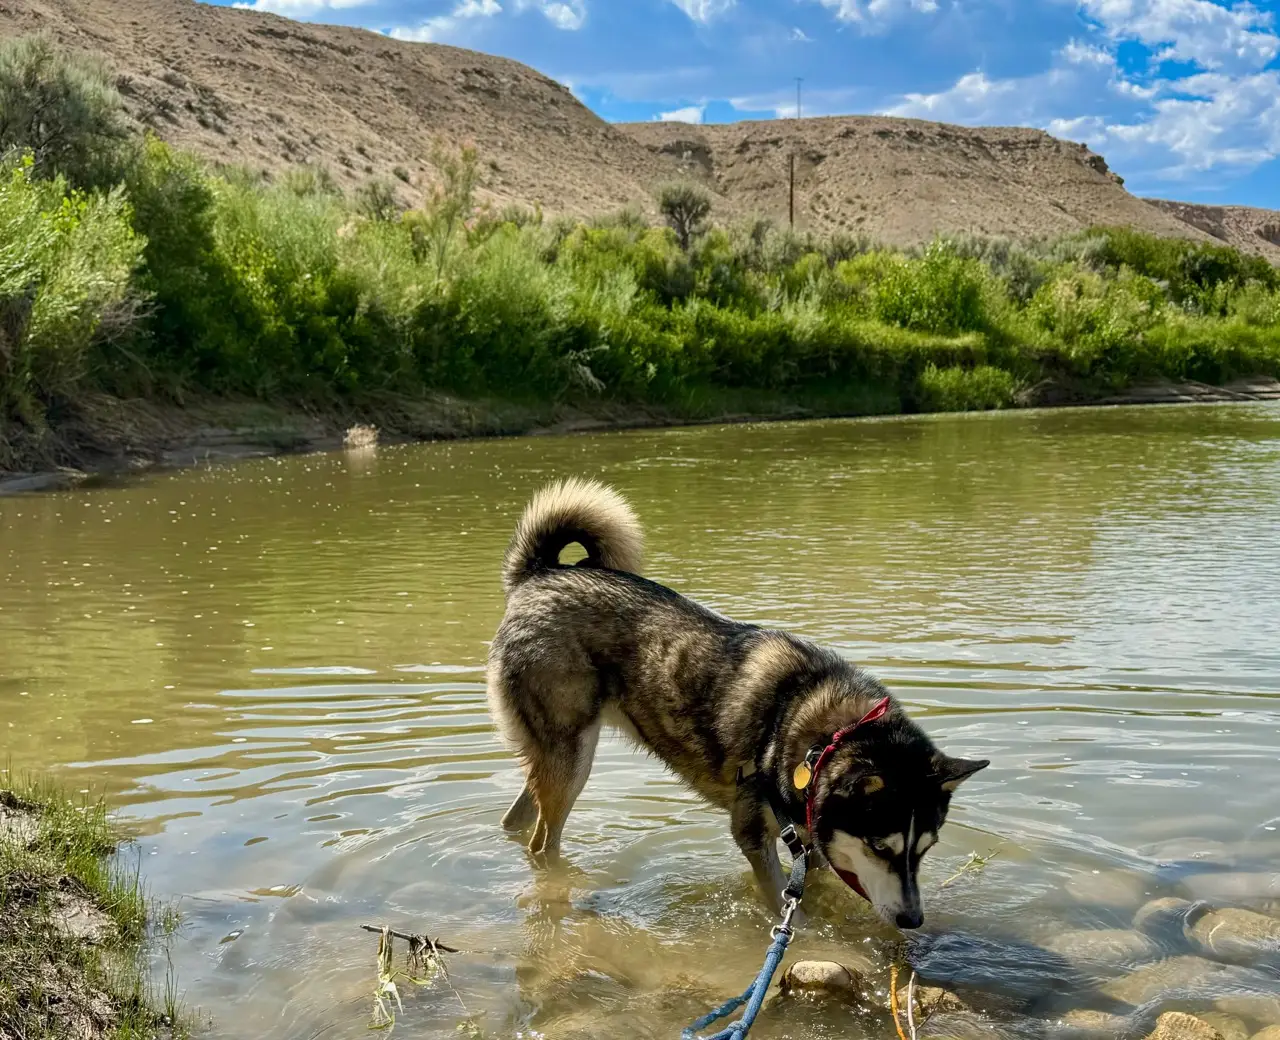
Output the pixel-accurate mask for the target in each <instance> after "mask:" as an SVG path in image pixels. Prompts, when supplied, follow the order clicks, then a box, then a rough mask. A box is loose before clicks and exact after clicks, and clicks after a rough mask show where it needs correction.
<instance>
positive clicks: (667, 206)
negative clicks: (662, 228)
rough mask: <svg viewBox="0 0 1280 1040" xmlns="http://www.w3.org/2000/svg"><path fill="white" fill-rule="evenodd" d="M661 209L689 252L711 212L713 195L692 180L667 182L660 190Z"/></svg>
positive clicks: (679, 240) (682, 246)
mask: <svg viewBox="0 0 1280 1040" xmlns="http://www.w3.org/2000/svg"><path fill="white" fill-rule="evenodd" d="M658 209H659V210H661V212H662V215H663V216H664V217H665V218H666V220H667V223H668V224H669V225H670V227H671V230H672V231H674V232H675V233H676V240H677V241H678V242H679V243H680V248H681V249H683V250H684V251H685V252H686V253H687V252H688V251H689V246H690V244H691V243H692V242H693V239H694V237H695V236H696V235H700V234H702V232H703V231H704V230H705V227H706V220H707V216H708V215H709V214H710V213H711V195H710V193H709V192H707V191H706V190H705V189H704V188H701V187H699V186H698V185H697V184H693V183H691V182H689V181H677V182H675V183H672V184H664V185H663V186H662V187H661V188H659V189H658Z"/></svg>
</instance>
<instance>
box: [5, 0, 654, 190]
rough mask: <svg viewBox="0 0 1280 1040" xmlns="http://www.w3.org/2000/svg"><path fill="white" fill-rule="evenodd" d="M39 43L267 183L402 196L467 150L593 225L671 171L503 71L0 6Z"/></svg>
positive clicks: (100, 13) (181, 138)
mask: <svg viewBox="0 0 1280 1040" xmlns="http://www.w3.org/2000/svg"><path fill="white" fill-rule="evenodd" d="M39 29H43V30H46V31H48V32H49V33H50V34H51V35H52V36H53V37H54V38H55V39H57V40H59V41H60V42H62V43H63V44H65V45H68V46H70V47H74V48H77V49H80V50H85V51H94V52H97V53H99V54H102V55H104V56H105V57H106V59H107V60H108V61H109V62H110V63H111V65H112V66H113V67H114V68H115V69H116V71H117V72H118V73H119V75H120V88H121V91H122V93H123V94H124V95H125V99H126V101H127V103H128V105H129V108H130V111H131V112H132V114H133V115H134V116H135V117H136V118H137V119H139V120H140V121H141V122H143V123H145V124H147V125H149V126H151V127H153V128H154V129H155V130H156V131H157V132H158V133H159V134H160V135H161V136H162V137H164V138H165V139H166V140H169V141H171V142H173V143H175V144H179V145H182V146H184V147H187V148H191V149H193V150H194V151H196V152H199V153H201V154H203V155H206V156H208V157H209V158H211V159H214V160H217V161H225V162H235V163H239V164H243V165H246V166H249V167H251V168H254V169H258V170H263V171H266V172H268V173H278V172H280V171H281V170H284V169H286V168H288V167H290V166H296V165H298V164H302V163H313V164H318V165H322V166H326V167H328V168H329V169H330V171H331V172H332V173H333V174H334V176H335V178H336V179H337V181H338V183H339V184H340V185H342V186H343V187H354V186H355V185H358V184H361V183H363V182H365V181H367V180H369V179H370V178H371V177H379V178H382V179H384V180H387V181H389V182H390V183H392V184H400V183H401V181H399V180H398V179H397V170H399V171H400V176H401V177H403V175H404V174H406V173H407V174H408V175H409V177H410V179H411V181H412V183H413V184H414V185H415V186H421V185H422V184H423V183H424V180H423V175H424V173H426V172H427V171H428V170H429V167H430V155H431V151H432V146H433V143H434V141H436V140H437V139H440V140H443V141H445V142H447V143H450V144H460V143H462V142H464V141H471V142H474V143H475V145H476V146H477V148H478V149H479V152H480V156H481V160H482V171H483V175H482V181H483V185H484V187H485V189H486V194H489V195H491V196H492V197H493V198H494V199H495V200H496V201H497V202H499V203H501V202H508V201H509V202H520V203H527V204H533V203H535V202H540V203H541V204H542V205H543V206H544V207H546V208H547V209H548V210H553V211H558V210H568V211H570V212H575V213H589V212H599V211H602V210H609V209H616V208H618V207H620V206H622V205H624V204H626V203H628V202H630V201H633V200H635V199H638V198H642V197H646V195H647V189H646V185H648V184H650V183H652V182H653V181H655V180H658V179H660V178H661V177H662V176H663V174H664V172H665V167H666V164H665V163H664V162H663V160H662V159H661V158H660V157H657V156H654V155H652V154H651V153H649V152H648V151H647V150H646V149H645V148H644V147H642V146H641V145H640V144H638V143H637V142H636V141H635V140H634V139H633V138H631V137H629V136H628V135H627V134H625V133H623V132H622V131H621V130H618V129H617V128H615V127H613V126H611V125H610V124H608V123H606V122H604V121H603V120H601V119H600V118H598V117H597V116H595V115H594V114H592V113H591V112H590V111H589V110H588V109H587V108H585V107H584V106H583V105H581V104H580V103H579V102H578V101H577V99H576V98H574V96H573V95H572V94H571V93H570V92H569V91H568V90H567V89H566V88H565V87H564V86H562V85H561V84H559V83H556V82H554V81H553V80H551V79H548V78H547V77H546V76H543V75H542V74H540V73H538V72H535V71H534V70H533V69H530V68H528V67H527V66H525V65H521V64H519V63H518V62H514V61H508V60H507V59H505V58H495V57H492V56H490V55H487V54H479V53H476V52H474V51H467V50H461V49H459V48H456V47H444V46H437V45H434V44H418V43H404V42H400V41H398V40H393V39H389V38H388V37H385V36H382V35H380V34H378V33H373V32H367V31H365V30H361V29H350V28H339V27H333V26H321V25H308V24H303V23H299V22H293V21H290V20H288V19H285V18H281V17H279V16H276V15H270V14H259V13H256V12H253V11H246V10H239V9H235V8H229V7H213V6H209V5H205V4H199V3H195V2H194V0H0V35H3V36H13V35H18V34H21V33H27V32H31V31H33V30H39ZM400 190H401V191H402V193H405V194H406V195H407V196H408V197H409V198H412V194H411V193H410V192H409V191H408V190H407V189H406V188H405V187H403V186H401V189H400Z"/></svg>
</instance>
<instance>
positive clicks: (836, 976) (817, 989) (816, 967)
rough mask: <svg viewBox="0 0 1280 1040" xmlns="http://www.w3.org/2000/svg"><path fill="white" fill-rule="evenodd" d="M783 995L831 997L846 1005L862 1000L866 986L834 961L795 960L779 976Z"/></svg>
mask: <svg viewBox="0 0 1280 1040" xmlns="http://www.w3.org/2000/svg"><path fill="white" fill-rule="evenodd" d="M779 988H780V989H781V990H782V992H783V993H801V994H805V995H808V996H825V997H834V998H835V999H837V1000H842V1001H845V1002H847V1003H852V1002H854V1001H857V1000H861V999H862V997H863V996H864V995H865V994H866V992H867V990H868V988H869V987H868V986H867V983H866V979H864V978H863V977H862V975H861V974H859V973H858V972H856V971H853V970H851V969H849V968H846V967H845V966H844V965H843V964H837V963H836V962H835V961H796V963H795V964H793V965H791V967H789V968H788V969H787V970H786V972H785V974H783V976H782V982H781V983H779Z"/></svg>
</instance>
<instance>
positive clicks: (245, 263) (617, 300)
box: [0, 38, 1280, 470]
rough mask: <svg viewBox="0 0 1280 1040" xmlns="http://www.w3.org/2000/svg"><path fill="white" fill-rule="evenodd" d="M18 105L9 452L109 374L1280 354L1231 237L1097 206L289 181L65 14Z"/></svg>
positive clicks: (886, 365)
mask: <svg viewBox="0 0 1280 1040" xmlns="http://www.w3.org/2000/svg"><path fill="white" fill-rule="evenodd" d="M33 84H35V85H37V86H38V88H39V89H38V90H35V91H34V92H33V89H32V85H33ZM37 95H38V96H37ZM32 98H35V101H38V102H39V103H38V104H35V102H34V101H32V100H31V99H32ZM6 99H7V100H6ZM0 102H3V103H4V104H7V105H9V106H10V108H12V109H13V111H14V113H15V114H14V117H13V118H11V119H8V120H6V121H5V123H4V125H3V126H0V470H4V469H6V468H7V469H18V468H21V467H22V466H24V465H25V466H30V465H31V464H32V462H33V461H45V462H56V461H60V460H59V459H58V458H57V455H58V450H59V442H58V437H57V431H58V430H59V429H65V428H68V427H71V426H73V425H74V423H75V421H76V419H77V418H78V416H79V414H80V413H81V412H82V411H83V409H82V403H83V402H84V401H85V400H86V398H88V397H89V396H91V395H93V394H108V395H114V396H115V397H116V398H137V399H140V398H145V399H149V400H163V401H169V402H179V403H181V402H183V401H185V400H187V399H190V398H205V399H208V398H210V397H225V398H246V397H247V398H256V399H260V400H264V401H271V402H274V403H277V404H290V405H300V406H303V407H307V408H312V409H315V410H317V411H325V410H328V411H335V410H337V411H340V410H342V409H344V408H349V407H352V406H353V405H354V406H356V407H359V406H360V405H361V404H363V403H367V402H372V401H377V400H379V399H387V398H389V397H394V396H396V395H399V396H401V397H403V398H417V399H422V398H424V397H427V396H429V395H431V394H447V395H452V396H453V397H455V398H458V399H463V400H468V401H498V402H504V403H506V404H509V405H512V406H515V407H523V408H526V409H528V410H530V411H547V410H549V409H554V408H556V407H559V406H567V407H573V406H578V407H586V408H588V409H590V408H601V407H612V406H617V407H620V408H633V409H637V410H638V409H645V408H652V409H654V410H656V411H660V412H661V413H662V414H664V415H666V416H668V417H670V418H672V419H679V418H705V417H708V416H709V415H713V414H723V409H724V407H725V404H726V403H727V402H732V401H734V400H752V401H754V402H757V404H756V407H755V408H753V409H751V410H753V411H755V412H756V413H757V414H762V415H767V414H771V413H773V412H774V411H775V410H776V409H777V408H779V407H781V404H780V403H781V402H786V403H788V404H792V403H794V404H798V405H800V407H802V408H807V409H809V410H810V411H812V412H814V413H822V412H824V411H832V410H835V411H838V412H840V413H842V414H856V413H865V412H898V411H941V410H948V411H949V410H968V409H986V408H1002V407H1008V406H1011V405H1014V404H1017V403H1020V402H1022V401H1023V400H1025V395H1026V391H1027V390H1028V389H1029V388H1032V387H1037V386H1043V385H1046V384H1055V385H1066V386H1070V387H1072V388H1076V389H1078V390H1079V391H1080V393H1081V395H1083V396H1084V397H1085V398H1087V397H1088V396H1089V395H1090V394H1092V395H1094V396H1104V395H1106V394H1108V393H1113V392H1115V391H1117V390H1120V389H1123V388H1124V387H1126V386H1128V385H1131V384H1132V383H1134V382H1136V381H1139V380H1146V379H1156V378H1167V379H1173V380H1197V381H1201V382H1205V383H1222V382H1225V381H1227V380H1230V379H1231V378H1233V377H1237V376H1246V377H1247V376H1264V375H1270V376H1277V375H1280V272H1278V271H1277V269H1276V268H1274V267H1272V266H1271V265H1270V264H1269V263H1267V262H1266V261H1265V260H1263V259H1261V258H1259V257H1253V256H1246V255H1243V254H1241V253H1239V252H1237V251H1235V250H1232V249H1229V248H1226V247H1223V246H1219V245H1215V244H1212V243H1203V242H1191V241H1185V240H1168V239H1158V238H1154V237H1152V236H1148V235H1143V234H1140V233H1138V232H1135V231H1132V230H1129V229H1124V228H1096V229H1092V230H1088V231H1081V232H1079V233H1076V234H1072V235H1068V236H1065V237H1062V238H1059V239H1056V240H1051V241H1048V240H1047V241H1040V242H1024V243H1015V242H1011V241H1007V240H1002V239H993V238H982V237H978V236H970V235H953V236H948V237H944V238H940V239H938V240H937V241H935V242H933V243H931V244H929V245H928V246H926V247H922V248H917V249H908V250H902V249H893V248H888V247H885V246H883V245H880V244H877V243H875V242H873V241H871V240H869V239H867V238H865V237H858V236H853V235H842V234H835V235H830V236H825V237H823V236H818V235H814V234H811V233H808V232H799V231H796V232H793V231H790V230H788V229H782V228H776V227H773V226H771V225H770V224H769V222H767V221H762V220H757V221H750V222H746V223H739V224H734V225H723V224H717V223H715V222H714V220H712V219H711V218H710V217H708V215H707V209H706V207H704V206H703V205H702V202H703V201H707V202H708V204H709V197H706V196H705V193H704V192H701V189H699V188H697V187H696V186H692V185H684V186H681V187H679V188H678V189H677V188H674V187H669V188H668V189H666V190H665V191H664V193H663V194H662V195H661V197H660V199H659V202H660V208H661V209H662V211H663V212H664V214H665V215H666V219H667V222H668V226H656V227H655V226H651V225H650V224H649V223H648V221H647V220H646V219H645V218H644V217H642V216H641V215H639V214H636V213H633V212H625V211H624V212H621V213H617V214H614V215H612V216H606V217H601V218H599V219H596V220H591V221H584V220H570V219H555V220H548V219H544V218H543V216H542V214H541V213H540V212H537V211H534V212H529V211H525V210H521V209H518V208H508V209H504V210H498V209H495V208H494V207H491V206H486V205H480V204H478V202H477V199H478V194H477V192H478V191H479V189H480V188H482V187H483V185H482V183H481V181H482V165H481V163H480V162H479V157H478V156H477V155H476V154H475V152H474V150H473V149H467V148H463V149H461V150H460V151H447V150H443V149H442V150H439V151H438V152H437V154H436V155H435V156H434V157H433V165H434V167H435V169H436V179H435V182H434V183H430V184H425V183H424V184H417V185H414V186H413V187H414V188H415V189H416V190H418V191H419V192H420V197H419V200H418V201H417V203H416V204H415V205H414V206H413V207H412V208H409V209H407V210H402V209H401V208H400V206H399V205H398V204H397V202H396V197H395V195H394V193H392V192H391V191H390V190H389V189H387V188H386V186H382V187H381V188H379V187H378V186H376V185H366V186H364V187H363V188H362V189H361V190H358V191H356V192H353V193H352V194H351V195H350V196H345V195H344V194H343V193H342V192H341V191H340V190H338V188H337V187H336V186H335V183H334V181H333V178H332V177H330V176H328V175H327V173H326V172H325V171H324V170H322V169H316V168H309V167H301V168H298V169H295V170H294V171H293V172H292V173H291V174H290V175H288V176H285V177H282V178H279V179H277V180H276V181H275V182H268V181H266V180H264V179H262V178H261V177H260V176H257V175H254V174H251V173H248V172H245V171H243V170H238V169H235V168H229V167H228V168H219V169H214V168H211V167H209V166H207V165H205V164H203V163H201V162H200V161H199V160H197V159H196V158H194V157H193V156H191V155H187V154H184V153H181V152H179V151H176V150H174V149H172V148H170V147H168V146H167V145H165V144H163V143H162V142H160V141H159V140H157V139H155V138H154V137H149V136H144V135H142V134H141V133H140V132H137V131H136V130H131V129H130V128H129V126H128V121H127V119H126V118H125V116H124V107H123V103H122V101H121V99H120V97H119V95H118V94H117V93H116V92H115V87H114V79H113V77H112V76H111V75H110V73H109V72H108V71H107V70H105V69H104V68H103V67H101V66H100V65H99V64H96V63H94V62H91V61H88V60H87V59H83V58H76V57H69V56H67V55H65V54H63V53H61V52H59V51H58V49H57V48H56V47H55V46H54V45H53V44H52V43H50V42H49V41H48V40H46V39H42V38H32V39H20V40H14V41H8V42H6V43H3V44H0ZM23 106H25V107H23ZM28 108H29V109H30V110H31V112H30V118H27V116H25V115H24V114H23V113H24V112H26V111H27V109H28ZM60 113H61V114H60ZM52 131H57V132H52ZM400 190H404V188H403V186H402V187H401V189H400ZM700 193H701V194H700ZM711 217H714V214H712V215H711ZM373 417H374V418H375V421H376V412H375V414H374V416H373Z"/></svg>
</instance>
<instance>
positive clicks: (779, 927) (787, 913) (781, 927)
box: [769, 889, 800, 942]
mask: <svg viewBox="0 0 1280 1040" xmlns="http://www.w3.org/2000/svg"><path fill="white" fill-rule="evenodd" d="M782 894H783V895H784V896H786V901H785V902H784V903H783V904H782V921H781V922H780V923H778V924H775V925H774V926H773V927H772V928H770V929H769V938H770V939H773V940H774V941H775V942H776V941H777V940H778V939H781V938H782V937H783V936H784V935H785V936H786V937H787V939H788V940H789V939H790V938H791V936H792V935H794V934H795V930H794V929H793V928H792V927H791V919H792V918H793V917H795V915H796V911H797V910H798V909H800V900H798V899H796V898H795V896H789V895H787V891H786V889H783V890H782Z"/></svg>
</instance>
